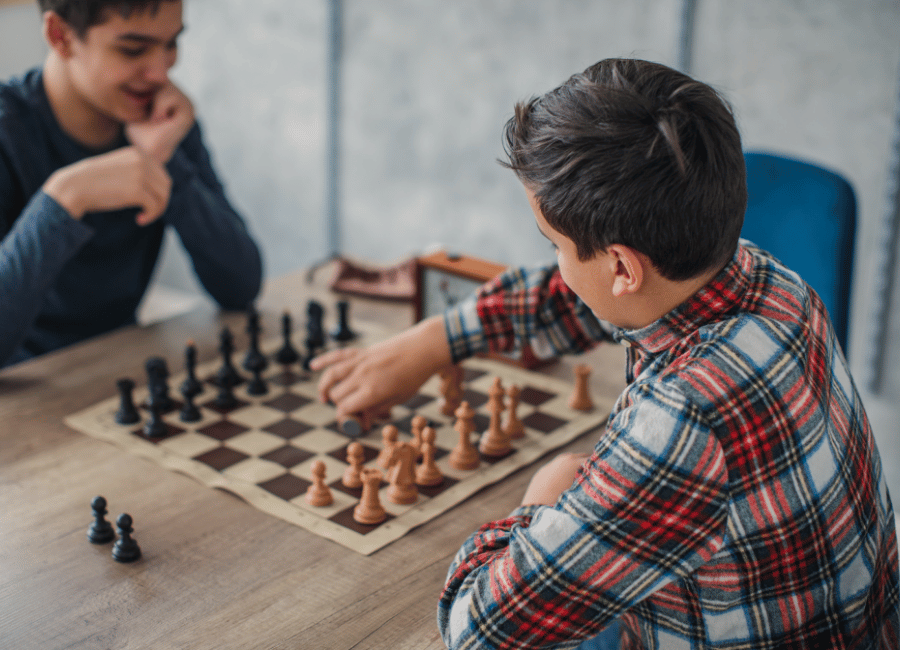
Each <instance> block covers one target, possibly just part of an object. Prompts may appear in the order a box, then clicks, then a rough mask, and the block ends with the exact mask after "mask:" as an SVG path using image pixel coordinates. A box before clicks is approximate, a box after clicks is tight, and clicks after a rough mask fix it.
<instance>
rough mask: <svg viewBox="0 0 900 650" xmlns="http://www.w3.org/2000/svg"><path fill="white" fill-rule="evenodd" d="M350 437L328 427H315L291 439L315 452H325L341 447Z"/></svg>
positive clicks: (292, 442)
mask: <svg viewBox="0 0 900 650" xmlns="http://www.w3.org/2000/svg"><path fill="white" fill-rule="evenodd" d="M348 442H350V439H349V438H347V437H346V436H342V435H340V434H338V433H334V432H333V431H329V430H328V429H313V430H312V431H307V432H306V433H302V434H300V435H299V436H295V437H294V438H292V439H291V444H292V445H294V446H295V447H302V448H303V449H308V450H309V451H311V452H314V453H325V452H329V451H334V450H335V449H339V448H340V447H341V446H342V445H346V444H347V443H348Z"/></svg>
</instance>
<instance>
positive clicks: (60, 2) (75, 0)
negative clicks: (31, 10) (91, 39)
mask: <svg viewBox="0 0 900 650" xmlns="http://www.w3.org/2000/svg"><path fill="white" fill-rule="evenodd" d="M172 1H174V0H37V3H38V7H39V8H40V10H41V13H43V12H45V11H53V12H55V13H57V14H58V15H59V17H60V18H62V19H63V20H64V21H66V23H67V24H68V25H69V26H70V27H71V28H72V29H73V30H75V33H76V34H78V36H79V38H83V37H84V35H85V34H87V31H88V29H90V28H91V27H93V26H94V25H99V24H101V23H104V22H106V20H107V16H108V13H107V12H108V11H118V12H119V14H120V15H121V16H122V17H123V18H128V16H130V15H131V14H133V13H139V12H142V11H144V10H146V9H149V10H150V11H151V12H153V13H156V11H157V10H158V9H159V3H160V2H172Z"/></svg>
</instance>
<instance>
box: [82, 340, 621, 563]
mask: <svg viewBox="0 0 900 650" xmlns="http://www.w3.org/2000/svg"><path fill="white" fill-rule="evenodd" d="M362 330H363V335H362V338H361V339H360V340H358V341H356V342H354V343H355V344H358V345H366V344H368V343H371V342H373V341H375V340H377V339H378V338H382V336H383V335H379V334H377V333H375V331H374V330H373V328H365V327H363V328H362ZM366 330H368V331H366ZM279 345H280V341H279V340H274V339H273V340H267V341H264V342H263V343H261V345H260V349H261V350H262V351H263V352H264V353H266V354H267V355H270V357H271V355H272V354H273V353H274V352H275V350H277V348H278V347H279ZM242 356H243V355H242V352H236V353H235V354H234V365H235V366H236V367H238V368H239V369H241V368H240V362H241V360H242ZM220 366H221V361H212V362H209V363H207V364H202V365H199V366H198V367H197V370H196V375H197V377H198V378H199V379H201V380H202V381H203V384H204V390H203V392H202V393H201V394H200V395H198V396H197V398H196V399H195V402H196V404H197V405H198V406H199V407H200V412H201V415H202V418H201V419H200V420H199V421H197V422H191V423H185V422H182V421H181V420H180V418H179V411H180V406H181V402H180V398H179V395H178V390H177V387H178V386H179V385H180V383H181V381H182V380H183V379H184V377H185V373H184V372H182V373H180V374H173V376H172V377H171V378H170V381H169V384H170V387H171V392H172V397H173V399H174V400H175V403H176V407H175V408H173V409H172V410H170V411H169V412H167V413H165V414H164V415H163V419H164V420H165V422H166V425H167V432H166V434H165V435H164V436H162V437H160V438H154V439H152V440H151V439H148V438H147V437H145V436H144V435H143V422H144V421H145V420H146V419H147V418H148V417H149V414H148V411H147V409H146V406H143V404H144V403H145V401H146V399H147V395H148V393H147V389H146V386H145V385H139V386H138V387H137V388H136V389H135V391H134V400H135V402H136V403H137V404H138V405H139V411H140V412H141V417H142V421H141V422H139V423H137V424H130V425H120V424H117V423H116V422H115V419H114V416H115V412H116V410H117V409H118V406H119V397H118V396H117V395H115V396H113V397H110V398H109V399H107V400H104V401H102V402H100V403H98V404H95V405H93V406H91V407H89V408H87V409H85V410H83V411H80V412H78V413H75V414H73V415H70V416H69V417H67V418H66V424H68V425H69V426H70V427H72V428H73V429H75V430H76V431H80V432H82V433H84V434H87V435H89V436H93V437H95V438H99V439H101V440H106V441H108V442H111V443H114V444H116V445H119V446H121V447H123V448H125V449H126V450H128V451H129V452H131V453H134V454H137V455H139V456H142V457H145V458H149V459H152V460H153V461H156V462H158V463H159V464H161V465H162V466H164V467H166V468H168V469H170V470H174V471H178V472H182V473H184V474H187V475H188V476H191V477H193V478H195V479H197V480H198V481H200V482H201V483H203V484H205V485H207V486H210V487H215V488H221V489H224V490H228V491H230V492H232V493H234V494H236V495H238V496H239V497H241V498H242V499H244V500H245V501H247V502H248V503H249V504H251V505H252V506H254V507H256V508H258V509H259V510H262V511H263V512H266V513H268V514H270V515H273V516H276V517H280V518H281V519H284V520H285V521H288V522H290V523H292V524H295V525H297V526H301V527H303V528H305V529H306V530H309V531H311V532H313V533H315V534H317V535H320V536H322V537H325V538H327V539H330V540H333V541H334V542H337V543H338V544H341V545H343V546H345V547H347V548H349V549H352V550H354V551H356V552H358V553H361V554H364V555H369V554H371V553H373V552H375V551H377V550H378V549H380V548H382V547H384V546H386V545H387V544H389V543H391V542H393V541H395V540H397V539H399V538H400V537H402V536H403V535H405V534H406V533H408V532H409V531H410V530H412V529H413V528H415V527H417V526H420V525H422V524H424V523H426V522H427V521H429V520H431V519H433V518H434V517H436V516H437V515H439V514H441V513H443V512H445V511H447V510H448V509H450V508H452V507H453V506H455V505H457V504H458V503H460V502H461V501H463V500H464V499H466V498H467V497H469V496H470V495H472V494H474V493H475V492H476V491H478V490H480V489H481V488H483V487H485V486H487V485H490V484H493V483H495V482H498V481H500V480H501V479H503V478H504V477H506V476H508V475H509V474H511V473H512V472H514V471H515V470H517V469H519V468H521V467H523V466H525V465H527V464H529V463H531V462H533V461H534V460H536V459H537V458H539V457H541V456H543V455H544V454H546V453H548V452H550V451H552V450H553V449H556V448H559V447H560V446H562V445H564V444H566V443H568V442H570V441H572V440H573V439H575V438H576V437H578V436H580V435H581V434H583V433H585V432H586V431H588V430H590V429H594V428H598V427H599V426H600V425H601V424H603V423H604V421H605V420H606V416H607V415H608V412H609V407H610V406H611V405H599V404H598V406H597V407H596V408H595V410H593V411H590V412H581V411H575V410H572V409H570V408H569V407H568V406H567V401H568V398H569V395H570V394H571V390H572V384H571V383H570V382H566V381H562V380H560V379H556V378H554V377H549V376H546V375H543V374H540V373H537V372H534V371H529V370H524V369H522V368H518V367H515V366H513V365H510V364H507V363H503V362H500V361H494V360H489V359H482V358H473V359H469V360H467V361H465V362H464V363H463V368H464V370H465V373H464V391H465V395H464V399H466V400H467V401H468V402H469V404H470V406H471V407H472V408H473V409H475V411H476V415H475V420H474V422H475V425H476V429H475V433H473V434H472V437H473V441H474V442H475V444H476V445H477V434H478V433H480V432H483V431H485V430H486V429H487V426H488V423H489V421H490V415H489V413H488V410H487V402H488V390H489V388H490V386H491V383H492V382H493V380H494V378H495V377H497V376H499V377H500V378H501V380H502V382H503V385H504V386H505V387H509V386H510V385H511V384H517V385H518V386H519V387H520V388H521V397H520V403H519V407H518V409H517V414H518V416H519V418H520V419H521V420H522V422H523V423H524V425H525V437H524V438H521V439H518V440H514V441H513V450H512V451H511V452H510V453H508V454H506V455H505V456H502V457H485V456H482V459H481V464H480V465H479V467H478V468H477V469H474V470H470V471H459V470H455V469H453V468H451V467H450V466H449V465H448V463H447V458H446V457H447V456H448V455H449V453H450V451H451V450H452V449H453V448H454V447H455V446H456V444H457V442H458V440H459V434H458V433H457V431H456V430H455V429H454V426H453V425H454V421H453V418H451V417H447V416H444V415H442V414H441V411H440V405H439V402H440V399H439V398H440V387H439V380H438V378H437V377H432V378H431V379H430V380H429V381H428V382H426V383H425V385H423V386H422V388H421V389H420V391H419V392H418V393H417V394H416V395H415V396H414V397H413V398H411V399H410V400H408V401H407V402H406V403H404V404H402V405H398V406H395V407H394V408H393V409H392V412H391V423H393V424H394V425H396V426H397V428H398V429H399V430H400V440H401V441H403V440H410V439H411V436H410V430H411V426H410V423H411V420H412V418H413V416H415V415H423V416H425V417H426V418H427V419H428V420H429V423H430V425H431V426H432V427H433V428H434V429H435V432H436V441H435V458H436V462H437V465H438V467H439V468H440V469H441V471H442V472H443V474H444V481H443V483H441V484H440V485H438V486H435V487H419V494H418V498H417V500H416V502H415V503H412V504H409V505H402V506H401V505H396V504H394V503H391V502H390V501H389V500H388V499H387V498H386V496H385V494H384V492H385V490H386V489H387V487H388V485H387V483H386V482H385V483H383V484H382V488H381V492H380V494H381V503H382V505H383V506H384V508H385V509H386V510H387V513H388V516H387V519H386V520H385V521H384V522H382V523H380V524H376V525H372V526H368V525H362V524H359V523H357V522H356V521H355V520H354V519H353V509H354V507H355V506H356V504H357V503H358V502H359V498H360V495H361V490H359V489H348V488H345V487H344V486H343V485H341V478H342V476H343V473H344V470H345V469H346V467H347V466H348V463H347V460H346V457H347V446H348V444H349V443H350V442H353V441H354V440H355V441H357V442H360V443H361V444H362V445H363V448H364V452H365V464H364V466H365V467H376V458H377V456H378V454H379V452H380V450H381V448H382V438H381V426H383V423H382V424H380V425H378V426H376V427H374V428H373V429H372V430H371V431H369V432H366V433H364V434H363V435H362V436H360V437H358V438H355V439H351V438H348V437H347V436H345V435H343V434H342V433H340V426H339V424H338V422H337V421H336V419H335V411H334V409H333V408H332V407H331V406H329V405H326V404H322V403H320V402H318V401H317V398H316V382H317V379H318V376H317V375H315V374H312V373H307V372H304V371H303V370H302V369H301V368H300V367H299V366H298V365H293V366H289V367H284V366H281V365H278V364H276V363H274V362H270V364H269V368H268V369H267V371H266V372H265V373H264V375H263V376H264V378H265V379H266V383H267V385H268V392H267V394H264V395H259V396H255V395H250V394H248V393H247V391H246V382H245V383H243V384H241V385H239V386H237V387H236V388H235V390H234V393H235V396H236V397H237V400H238V404H237V405H236V406H235V407H234V408H231V409H220V408H217V407H216V406H215V405H214V403H213V401H214V399H215V397H216V394H217V390H218V389H217V388H216V387H215V385H214V382H213V378H214V376H215V374H216V371H217V370H218V368H219V367H220ZM173 370H174V369H173ZM241 370H242V369H241ZM242 372H243V374H244V375H245V376H249V375H248V373H246V372H245V371H242ZM136 374H137V371H136ZM136 378H137V377H135V378H134V379H136ZM111 388H113V387H111ZM111 392H115V390H114V388H113V390H111ZM598 435H599V433H598ZM316 460H322V461H324V463H325V466H326V482H327V484H328V485H329V486H330V488H331V492H332V494H333V496H334V503H333V504H332V505H330V506H327V507H312V506H310V505H309V504H307V503H306V501H305V499H304V495H305V493H306V490H307V488H308V487H309V486H310V484H311V481H312V475H311V471H310V468H311V465H312V464H313V462H314V461H316ZM379 469H381V468H379ZM382 471H384V470H382ZM385 475H387V473H386V472H385Z"/></svg>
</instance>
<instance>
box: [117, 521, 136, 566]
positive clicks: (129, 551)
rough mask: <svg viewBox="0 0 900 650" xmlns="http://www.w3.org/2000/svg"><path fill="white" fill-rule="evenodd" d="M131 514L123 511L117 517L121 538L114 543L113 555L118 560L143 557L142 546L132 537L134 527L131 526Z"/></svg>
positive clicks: (124, 560)
mask: <svg viewBox="0 0 900 650" xmlns="http://www.w3.org/2000/svg"><path fill="white" fill-rule="evenodd" d="M131 523H132V522H131V515H129V514H127V513H123V514H121V515H119V518H118V519H116V528H117V529H118V531H117V532H118V533H119V539H118V540H117V541H116V543H115V544H113V550H112V556H113V559H114V560H115V561H116V562H134V561H135V560H139V559H140V557H141V547H140V546H138V543H137V542H136V541H134V539H133V538H132V537H131V533H132V532H134V528H132V526H131Z"/></svg>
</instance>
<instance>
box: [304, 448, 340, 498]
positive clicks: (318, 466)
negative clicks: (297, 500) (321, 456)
mask: <svg viewBox="0 0 900 650" xmlns="http://www.w3.org/2000/svg"><path fill="white" fill-rule="evenodd" d="M311 470H312V479H313V482H312V485H310V486H309V488H307V490H306V496H305V499H306V502H307V503H308V504H309V505H311V506H313V507H314V508H322V507H324V506H330V505H331V504H332V503H334V497H332V496H331V490H330V489H329V488H328V486H327V485H325V463H324V462H323V461H321V460H317V461H314V462H313V464H312V468H311Z"/></svg>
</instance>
